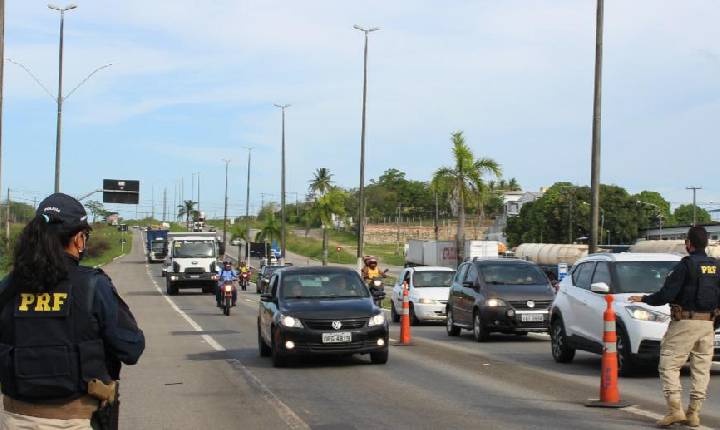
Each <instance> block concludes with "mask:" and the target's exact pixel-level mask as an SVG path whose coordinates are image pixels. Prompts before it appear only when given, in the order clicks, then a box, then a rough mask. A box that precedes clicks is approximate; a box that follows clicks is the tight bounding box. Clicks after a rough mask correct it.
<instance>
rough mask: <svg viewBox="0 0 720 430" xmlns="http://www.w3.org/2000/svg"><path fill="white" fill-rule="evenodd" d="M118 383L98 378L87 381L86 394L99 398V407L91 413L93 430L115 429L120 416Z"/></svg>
mask: <svg viewBox="0 0 720 430" xmlns="http://www.w3.org/2000/svg"><path fill="white" fill-rule="evenodd" d="M118 390H119V383H118V382H117V381H112V382H111V383H110V384H105V383H104V382H102V381H100V380H99V379H93V380H92V381H90V382H88V394H89V395H91V396H92V397H94V398H96V399H98V400H100V408H99V409H98V410H97V411H95V413H93V416H92V419H91V420H90V425H91V426H92V428H93V430H117V429H118V422H119V420H118V419H119V417H120V395H119V391H118Z"/></svg>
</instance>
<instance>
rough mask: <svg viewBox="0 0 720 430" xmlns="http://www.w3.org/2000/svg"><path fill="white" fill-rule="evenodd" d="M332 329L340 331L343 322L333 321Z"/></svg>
mask: <svg viewBox="0 0 720 430" xmlns="http://www.w3.org/2000/svg"><path fill="white" fill-rule="evenodd" d="M332 328H334V329H335V330H340V329H341V328H342V322H340V321H333V322H332Z"/></svg>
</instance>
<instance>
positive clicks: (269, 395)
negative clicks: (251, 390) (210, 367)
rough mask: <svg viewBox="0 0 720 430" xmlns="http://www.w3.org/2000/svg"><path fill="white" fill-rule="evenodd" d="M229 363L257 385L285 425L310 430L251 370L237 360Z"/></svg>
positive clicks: (231, 360)
mask: <svg viewBox="0 0 720 430" xmlns="http://www.w3.org/2000/svg"><path fill="white" fill-rule="evenodd" d="M228 363H230V364H231V365H232V366H233V367H234V368H235V369H237V370H240V371H241V372H243V373H244V374H245V376H246V377H247V379H249V380H250V381H251V383H252V384H253V385H255V388H257V389H258V390H260V391H261V392H262V394H263V397H264V398H265V401H267V402H268V403H270V404H271V405H272V406H273V408H275V411H277V413H278V414H279V415H280V418H282V420H283V421H285V424H287V426H288V427H290V428H291V429H310V426H309V425H308V424H307V423H306V422H305V421H303V420H302V418H300V417H299V416H298V415H297V414H296V413H295V412H293V410H292V409H290V408H289V407H288V405H286V404H285V403H284V402H283V401H282V400H280V399H279V398H278V397H277V396H276V395H275V393H273V392H272V391H271V390H270V389H269V388H268V387H267V385H265V384H263V383H262V382H261V381H260V379H258V378H257V376H255V374H253V373H252V372H251V371H250V369H248V368H247V367H245V365H243V364H242V363H241V362H240V361H239V360H236V359H230V360H228Z"/></svg>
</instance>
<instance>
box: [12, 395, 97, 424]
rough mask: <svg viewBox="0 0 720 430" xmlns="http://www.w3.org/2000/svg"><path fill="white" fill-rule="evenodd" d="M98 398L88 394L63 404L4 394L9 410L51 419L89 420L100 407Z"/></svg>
mask: <svg viewBox="0 0 720 430" xmlns="http://www.w3.org/2000/svg"><path fill="white" fill-rule="evenodd" d="M98 403H99V402H98V400H97V399H95V398H93V397H90V396H88V395H85V396H82V397H80V398H79V399H76V400H72V401H70V402H67V403H61V404H52V405H50V404H36V403H28V402H23V401H20V400H15V399H12V398H10V397H7V396H3V407H4V408H5V410H6V411H7V412H10V413H13V414H18V415H27V416H31V417H35V418H45V419H50V420H74V419H83V420H89V419H90V418H91V417H92V414H93V412H95V411H96V410H97V408H98Z"/></svg>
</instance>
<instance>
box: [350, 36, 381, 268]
mask: <svg viewBox="0 0 720 430" xmlns="http://www.w3.org/2000/svg"><path fill="white" fill-rule="evenodd" d="M353 28H354V29H356V30H360V31H362V32H363V33H364V34H365V45H364V50H363V98H362V124H361V127H360V192H359V196H358V197H359V202H358V203H359V204H358V206H359V207H358V237H357V264H358V270H359V269H360V268H361V267H362V265H363V247H364V245H365V113H366V106H367V60H368V34H370V33H371V32H373V31H377V30H380V28H378V27H373V28H369V29H365V28H362V27H360V26H359V25H357V24H356V25H354V26H353Z"/></svg>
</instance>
